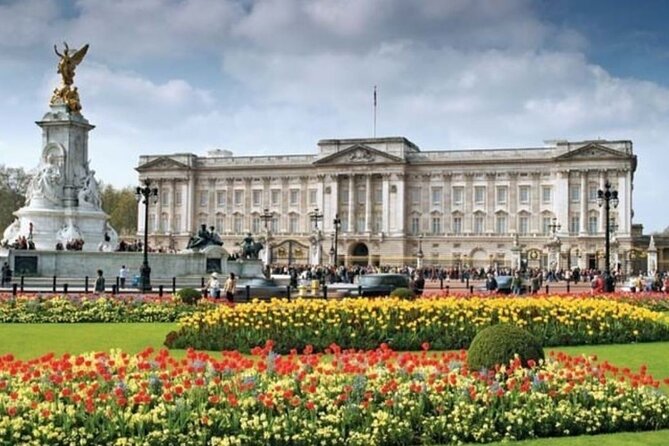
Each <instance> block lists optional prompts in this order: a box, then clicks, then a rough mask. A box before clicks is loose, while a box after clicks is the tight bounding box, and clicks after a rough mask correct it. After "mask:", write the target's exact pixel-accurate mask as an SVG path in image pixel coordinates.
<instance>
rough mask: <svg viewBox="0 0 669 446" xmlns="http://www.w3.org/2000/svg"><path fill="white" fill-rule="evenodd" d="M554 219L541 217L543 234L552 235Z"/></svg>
mask: <svg viewBox="0 0 669 446" xmlns="http://www.w3.org/2000/svg"><path fill="white" fill-rule="evenodd" d="M552 220H553V219H552V217H549V216H543V217H541V233H542V234H543V235H549V234H550V231H551V229H550V225H551V221H552Z"/></svg>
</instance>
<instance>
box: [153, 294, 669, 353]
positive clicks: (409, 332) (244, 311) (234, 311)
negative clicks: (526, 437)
mask: <svg viewBox="0 0 669 446" xmlns="http://www.w3.org/2000/svg"><path fill="white" fill-rule="evenodd" d="M500 322H502V323H511V324H515V325H518V326H521V327H523V328H525V329H527V330H528V331H530V332H531V333H532V334H534V335H535V336H536V337H537V338H538V339H539V340H540V341H541V342H542V344H543V345H544V346H555V345H581V344H605V343H627V342H643V341H656V340H667V339H669V325H668V324H667V323H666V322H665V320H664V315H663V314H662V313H658V312H653V311H651V310H648V309H646V308H642V307H639V306H634V305H630V304H627V303H622V302H617V301H614V300H607V299H589V298H567V297H536V298H525V297H521V298H499V297H494V298H493V297H468V298H454V297H450V298H439V299H429V298H424V299H418V300H416V301H406V300H400V299H393V298H387V299H350V300H344V301H323V300H301V299H298V300H296V301H292V302H289V301H286V300H273V301H272V302H269V303H265V302H254V303H250V304H242V305H236V306H234V307H229V306H219V307H217V308H215V309H212V310H209V311H203V312H198V313H194V314H192V315H188V316H185V317H184V318H183V319H181V320H180V329H179V330H178V331H177V332H173V333H170V334H169V335H168V337H167V339H166V345H167V346H169V347H176V348H185V347H194V348H197V349H202V350H242V351H249V349H251V348H253V347H254V346H257V345H262V344H263V343H264V340H265V339H272V340H274V341H275V342H276V349H277V351H279V352H282V353H285V352H288V351H289V350H290V349H291V348H293V347H296V348H304V346H306V345H307V344H311V345H313V346H314V347H315V348H316V349H317V350H318V351H322V350H323V349H324V348H325V347H327V346H328V345H329V344H331V343H339V344H340V345H342V346H343V347H345V348H358V349H372V348H376V347H378V346H379V345H380V344H381V343H383V342H385V343H388V344H389V345H390V346H391V347H392V348H394V349H397V350H418V349H419V348H420V344H421V343H422V342H424V341H427V342H429V343H431V344H432V345H433V346H434V348H435V349H437V350H453V349H458V348H465V347H467V346H468V345H469V343H470V342H471V340H472V339H473V338H474V336H475V335H476V333H477V332H478V331H479V330H480V329H482V328H483V327H486V326H489V325H493V324H496V323H500Z"/></svg>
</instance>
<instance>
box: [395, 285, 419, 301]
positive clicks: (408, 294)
mask: <svg viewBox="0 0 669 446" xmlns="http://www.w3.org/2000/svg"><path fill="white" fill-rule="evenodd" d="M390 297H398V298H400V299H408V300H411V299H413V298H414V297H415V296H414V293H413V291H412V290H410V289H409V288H395V289H394V290H392V291H391V292H390Z"/></svg>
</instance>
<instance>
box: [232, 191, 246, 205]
mask: <svg viewBox="0 0 669 446" xmlns="http://www.w3.org/2000/svg"><path fill="white" fill-rule="evenodd" d="M234 203H235V206H242V205H243V204H244V191H243V190H236V191H235V194H234Z"/></svg>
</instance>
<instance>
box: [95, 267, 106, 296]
mask: <svg viewBox="0 0 669 446" xmlns="http://www.w3.org/2000/svg"><path fill="white" fill-rule="evenodd" d="M95 292H96V293H104V292H105V278H104V276H103V275H102V270H101V269H99V270H98V277H97V278H96V279H95Z"/></svg>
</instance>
